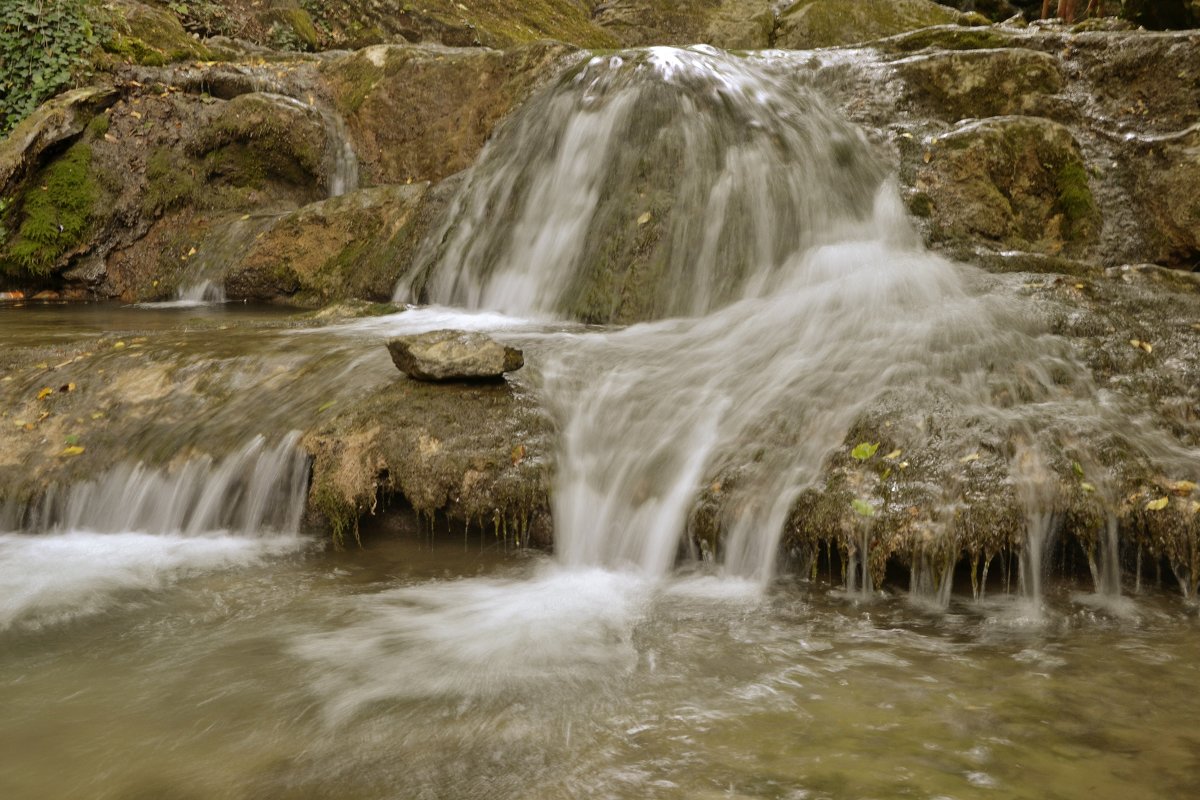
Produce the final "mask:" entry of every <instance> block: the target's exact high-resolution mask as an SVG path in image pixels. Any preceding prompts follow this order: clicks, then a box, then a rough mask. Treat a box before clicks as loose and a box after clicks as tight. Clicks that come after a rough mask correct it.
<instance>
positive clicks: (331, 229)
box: [225, 183, 428, 306]
mask: <svg viewBox="0 0 1200 800" xmlns="http://www.w3.org/2000/svg"><path fill="white" fill-rule="evenodd" d="M427 188H428V184H425V183H416V184H412V185H411V186H377V187H372V188H369V189H361V190H359V191H356V192H350V193H349V194H346V195H342V196H341V197H335V198H332V199H329V200H322V201H319V202H316V203H312V204H310V205H307V206H304V207H303V208H300V209H299V210H297V211H294V212H292V213H290V214H286V215H284V216H282V217H280V218H278V220H277V221H275V222H273V223H272V224H271V226H270V227H269V228H268V229H267V230H265V231H263V232H261V234H258V235H251V236H250V237H249V240H248V241H247V242H246V245H245V247H244V248H241V252H240V254H239V255H238V256H237V257H235V261H234V265H233V266H232V268H231V269H230V271H229V272H228V273H227V275H226V277H225V291H226V294H227V295H228V296H229V297H232V298H237V299H251V300H279V299H283V298H287V299H290V300H291V301H292V302H298V303H299V304H301V305H310V306H311V305H322V304H325V303H329V302H332V301H338V300H343V299H346V298H363V299H370V300H376V301H386V300H389V299H390V298H391V295H392V290H393V288H394V287H395V285H396V281H397V279H398V278H399V276H400V274H401V273H402V272H403V271H404V269H405V268H406V267H407V266H408V264H409V262H410V260H411V252H412V250H413V248H414V247H415V246H416V242H417V240H418V239H419V235H418V234H417V229H418V226H417V225H416V222H417V221H418V217H419V214H418V211H419V209H420V207H421V205H422V202H423V199H424V197H425V192H426V189H427Z"/></svg>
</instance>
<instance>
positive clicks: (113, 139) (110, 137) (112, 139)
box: [104, 133, 118, 144]
mask: <svg viewBox="0 0 1200 800" xmlns="http://www.w3.org/2000/svg"><path fill="white" fill-rule="evenodd" d="M104 141H106V142H112V143H113V144H116V143H117V141H118V139H117V137H115V136H113V135H112V134H111V133H106V134H104Z"/></svg>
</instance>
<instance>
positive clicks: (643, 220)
mask: <svg viewBox="0 0 1200 800" xmlns="http://www.w3.org/2000/svg"><path fill="white" fill-rule="evenodd" d="M652 219H654V217H652V216H651V215H650V212H649V211H647V212H646V213H645V214H642V215H641V216H640V217H638V218H637V224H638V227H641V226H642V225H645V224H646V223H647V222H649V221H650V220H652Z"/></svg>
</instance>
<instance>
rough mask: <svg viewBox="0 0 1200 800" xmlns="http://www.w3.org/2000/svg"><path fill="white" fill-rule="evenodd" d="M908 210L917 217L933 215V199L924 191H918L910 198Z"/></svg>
mask: <svg viewBox="0 0 1200 800" xmlns="http://www.w3.org/2000/svg"><path fill="white" fill-rule="evenodd" d="M908 210H909V211H910V212H911V213H912V215H913V216H915V217H922V218H928V217H932V216H933V200H932V199H931V198H930V197H929V195H927V194H925V193H924V192H917V193H916V194H914V195H913V196H912V197H911V198H909V200H908Z"/></svg>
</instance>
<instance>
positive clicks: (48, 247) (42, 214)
mask: <svg viewBox="0 0 1200 800" xmlns="http://www.w3.org/2000/svg"><path fill="white" fill-rule="evenodd" d="M91 164H92V150H91V148H90V147H89V146H88V145H87V144H86V143H82V142H81V143H79V144H76V145H75V146H73V147H72V148H71V149H70V150H68V151H67V152H66V153H65V154H63V155H62V156H61V157H59V158H58V159H56V160H54V161H53V162H52V163H51V164H50V165H49V166H47V167H46V168H45V169H43V170H42V171H41V172H40V173H38V175H37V176H35V178H34V180H33V181H31V182H30V184H29V187H28V189H26V191H25V195H24V197H23V198H22V203H21V212H20V219H21V220H22V222H21V225H20V228H19V229H18V230H17V235H16V236H15V237H14V238H13V240H12V242H11V243H10V244H9V246H8V248H7V250H6V251H5V252H4V253H3V255H2V256H0V271H4V272H9V273H14V272H25V273H27V274H31V275H46V274H48V273H49V272H50V271H51V270H52V269H53V268H54V265H55V263H56V262H57V261H58V259H59V257H60V256H62V255H63V253H65V252H67V251H68V250H70V249H71V248H72V247H74V246H75V245H77V244H79V242H80V241H82V240H83V237H84V236H85V235H86V234H87V232H88V230H89V229H90V227H91V222H92V215H93V209H94V208H95V205H96V201H97V197H98V194H99V191H98V189H97V186H96V183H95V181H94V180H93V178H92V174H91Z"/></svg>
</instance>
